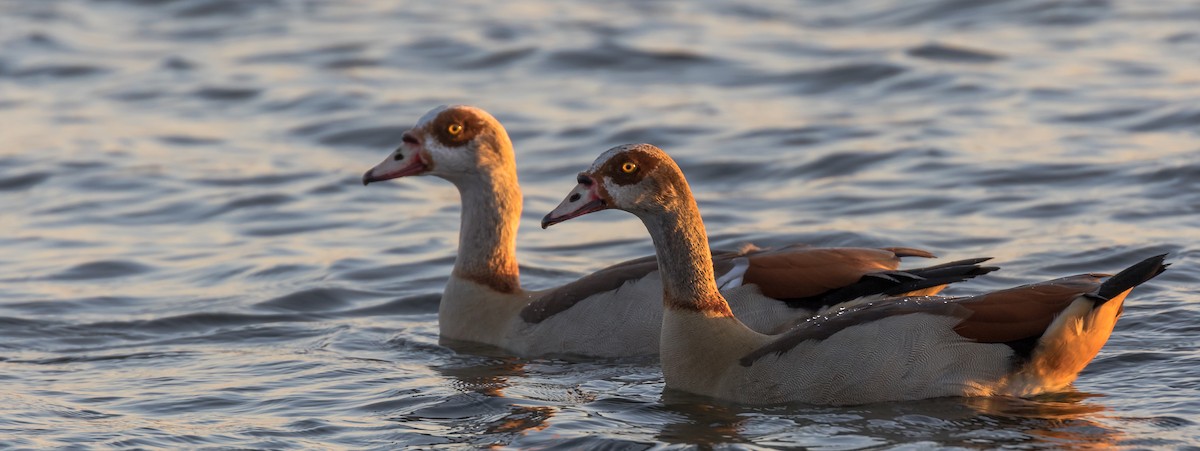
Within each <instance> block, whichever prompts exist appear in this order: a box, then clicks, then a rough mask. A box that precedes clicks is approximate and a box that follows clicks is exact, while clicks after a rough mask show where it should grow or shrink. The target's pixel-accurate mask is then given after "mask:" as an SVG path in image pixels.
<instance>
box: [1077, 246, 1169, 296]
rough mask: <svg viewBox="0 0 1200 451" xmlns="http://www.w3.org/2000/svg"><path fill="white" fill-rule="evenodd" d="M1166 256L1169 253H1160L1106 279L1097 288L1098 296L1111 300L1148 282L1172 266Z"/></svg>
mask: <svg viewBox="0 0 1200 451" xmlns="http://www.w3.org/2000/svg"><path fill="white" fill-rule="evenodd" d="M1166 258H1167V254H1159V255H1155V256H1153V257H1150V258H1147V259H1145V260H1142V261H1140V262H1137V263H1135V264H1133V266H1130V267H1128V268H1125V269H1124V270H1122V271H1121V272H1119V273H1117V274H1116V275H1114V276H1112V277H1109V278H1108V280H1106V281H1104V283H1103V284H1101V285H1100V288H1099V289H1097V290H1096V292H1095V294H1096V296H1099V297H1100V298H1101V299H1104V300H1109V299H1112V298H1114V297H1116V296H1117V295H1119V294H1121V293H1124V292H1126V291H1128V290H1130V289H1132V288H1133V287H1136V286H1138V285H1141V284H1143V283H1146V281H1149V280H1150V279H1153V278H1155V277H1157V276H1158V275H1159V274H1162V273H1163V271H1166V270H1167V267H1168V266H1171V264H1170V263H1166V262H1165V260H1166Z"/></svg>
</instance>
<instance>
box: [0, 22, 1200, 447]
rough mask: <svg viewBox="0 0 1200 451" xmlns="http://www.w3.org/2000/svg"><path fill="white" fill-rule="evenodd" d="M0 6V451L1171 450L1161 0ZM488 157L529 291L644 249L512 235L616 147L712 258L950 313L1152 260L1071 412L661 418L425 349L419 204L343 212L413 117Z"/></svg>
mask: <svg viewBox="0 0 1200 451" xmlns="http://www.w3.org/2000/svg"><path fill="white" fill-rule="evenodd" d="M384 3H391V2H373V1H342V2H324V1H298V0H277V1H266V0H264V1H248V0H239V1H233V0H173V1H172V0H111V1H83V0H63V1H54V2H49V1H24V0H0V199H2V204H0V207H2V208H0V224H2V225H3V230H4V233H3V234H2V236H0V249H3V252H2V253H0V381H2V384H3V389H0V442H2V443H4V444H5V445H8V446H10V447H13V448H40V447H62V446H69V445H75V446H79V447H85V446H86V447H114V448H200V447H213V448H224V447H249V448H321V449H329V448H339V447H344V448H355V449H358V448H384V449H386V448H395V447H399V446H421V447H426V446H429V447H433V446H441V445H448V446H449V447H463V446H468V447H470V446H511V447H539V448H540V447H562V448H574V447H583V446H590V447H614V448H634V449H638V448H654V447H673V446H677V445H700V446H715V447H733V448H738V447H810V448H819V449H857V448H867V447H888V448H899V449H926V448H931V447H935V446H937V447H968V448H978V447H982V448H993V447H1005V448H1020V449H1041V448H1059V447H1084V446H1106V445H1119V446H1123V447H1133V448H1138V447H1147V448H1156V447H1168V448H1176V447H1185V446H1190V445H1192V444H1194V443H1200V425H1198V423H1200V418H1198V415H1197V414H1196V412H1198V411H1200V396H1198V394H1200V383H1198V382H1197V381H1200V353H1198V352H1197V347H1198V345H1200V342H1198V340H1197V333H1196V332H1197V331H1198V330H1200V329H1198V328H1197V326H1196V324H1200V307H1197V306H1196V305H1197V304H1196V303H1195V300H1196V299H1197V298H1198V297H1200V296H1198V295H1200V289H1198V288H1197V286H1198V283H1200V276H1198V275H1197V264H1200V244H1198V243H1200V152H1198V151H1200V139H1198V135H1200V134H1198V133H1197V132H1198V131H1200V107H1198V106H1197V105H1200V59H1198V58H1197V55H1200V32H1197V31H1196V30H1200V8H1198V7H1197V6H1196V5H1195V4H1194V3H1193V2H1186V1H1176V2H1107V1H1092V0H1080V1H1064V2H1048V1H1046V2H1042V1H1024V0H1007V1H986V2H959V1H950V0H936V1H930V0H922V1H881V0H879V1H877V0H856V1H851V2H815V1H811V2H788V1H775V2H755V4H754V5H752V6H751V5H742V6H737V5H732V4H717V3H715V2H711V3H710V2H690V3H683V2H643V1H633V0H630V1H620V2H595V3H587V4H578V3H570V4H568V3H565V2H538V1H532V0H518V1H507V2H466V1H462V2H460V1H442V2H419V3H418V2H411V3H414V4H388V5H385V4H384ZM443 103H470V104H476V105H479V106H482V107H484V108H486V109H488V110H489V111H491V112H492V113H493V114H495V115H496V116H497V117H498V118H499V119H500V120H501V121H502V122H504V123H505V124H506V126H507V127H508V128H509V131H510V133H511V135H512V136H513V139H514V141H515V143H516V146H517V149H518V152H517V153H518V165H519V167H520V170H521V172H520V176H521V182H522V187H523V189H524V190H525V194H526V207H525V214H524V221H523V223H522V225H521V230H520V240H519V257H520V259H521V261H522V263H523V265H524V266H523V267H522V271H523V276H524V277H523V282H524V284H525V285H526V286H527V287H534V288H540V287H548V286H553V285H556V284H559V283H563V282H564V281H567V280H570V279H571V278H573V277H576V276H578V275H581V274H585V273H587V272H589V271H593V270H595V269H598V268H600V267H603V266H606V265H607V264H610V263H613V262H616V261H620V260H623V259H627V258H632V257H639V256H642V255H646V254H648V253H650V252H651V247H650V243H649V240H648V239H647V236H646V235H645V231H644V230H643V229H642V228H641V225H640V224H639V223H637V222H636V220H635V219H633V218H632V216H629V215H627V214H622V213H618V212H606V213H601V214H596V215H593V216H589V217H588V218H585V219H582V220H577V221H572V222H571V223H568V224H564V225H563V226H559V227H555V228H553V229H551V230H549V231H542V230H540V229H539V228H538V221H539V219H540V218H541V216H542V215H543V214H544V213H545V212H547V211H549V210H550V209H551V208H553V207H554V205H556V204H557V202H558V201H559V200H560V199H561V197H562V196H563V195H564V194H565V193H566V191H567V190H569V189H570V188H571V186H573V185H574V174H575V173H576V172H577V171H579V170H581V169H583V168H584V167H585V166H587V165H588V164H590V162H591V161H592V159H593V158H595V156H596V155H598V154H599V153H600V152H601V151H603V150H605V149H607V148H608V147H611V146H613V145H616V144H622V143H627V142H636V141H647V142H652V143H655V144H658V145H660V146H662V147H663V148H665V149H667V150H668V151H669V152H671V153H672V154H673V155H674V156H675V157H676V158H677V159H678V160H679V161H680V163H681V165H682V166H683V169H684V170H685V171H686V172H687V174H688V176H689V178H690V180H691V181H692V184H693V187H694V189H695V191H696V194H697V196H698V198H699V199H700V204H701V208H702V210H703V212H704V216H705V219H706V221H707V223H708V228H709V231H710V233H712V235H713V241H714V244H716V245H718V246H726V247H728V246H736V245H738V244H739V243H743V242H747V241H750V242H755V243H757V244H759V245H763V246H767V245H780V244H786V243H792V242H808V243H813V244H818V245H860V246H882V245H900V246H913V247H924V248H928V249H930V250H933V251H935V252H937V253H939V254H941V255H944V256H946V257H954V258H965V257H971V256H978V255H991V256H994V257H996V260H995V262H996V263H997V264H998V265H1000V266H1002V267H1003V268H1004V269H1003V270H1002V271H1001V272H999V273H996V274H994V275H990V276H988V277H986V278H983V279H980V280H976V281H972V282H971V283H970V284H967V285H963V286H961V287H958V288H956V289H954V290H953V293H957V294H970V293H977V292H981V291H985V290H989V289H996V288H1000V287H1006V286H1011V285H1014V284H1018V283H1025V282H1031V281H1037V280H1042V279H1046V278H1051V277H1058V276H1062V275H1067V274H1073V273H1078V272H1087V271H1116V270H1119V269H1121V268H1123V267H1125V266H1127V265H1129V264H1132V263H1133V262H1135V261H1137V260H1140V259H1141V258H1144V257H1146V256H1150V255H1153V254H1157V253H1161V252H1170V253H1171V257H1170V261H1171V262H1173V263H1174V265H1173V266H1172V268H1171V270H1170V271H1168V272H1167V273H1165V274H1163V275H1162V276H1160V277H1159V278H1157V279H1155V280H1153V281H1152V282H1150V283H1148V284H1147V285H1146V286H1144V287H1141V288H1139V289H1138V290H1137V291H1135V293H1134V295H1133V296H1132V297H1131V298H1130V300H1129V302H1128V303H1127V307H1126V313H1125V317H1124V318H1122V320H1121V322H1120V323H1119V324H1118V327H1117V330H1116V332H1115V333H1114V334H1113V337H1112V339H1111V340H1110V341H1109V343H1108V345H1107V346H1106V347H1105V348H1104V350H1103V351H1102V352H1101V354H1100V356H1099V357H1098V358H1097V359H1096V360H1095V361H1094V362H1093V364H1092V365H1091V366H1090V367H1088V369H1087V370H1086V371H1084V373H1083V375H1082V377H1080V379H1079V381H1078V382H1077V383H1076V384H1075V389H1074V390H1073V391H1071V392H1068V393H1063V394H1056V395H1052V396H1046V397H1043V398H1038V399H1034V400H1007V399H937V400H927V401H921V402H908V403H894V404H882V405H871V406H859V407H851V408H826V407H807V406H773V407H764V408H739V407H736V406H725V405H712V404H711V403H708V402H706V401H704V400H700V399H690V398H687V397H681V396H679V395H670V394H669V395H668V396H666V397H665V398H664V397H663V395H662V393H661V391H662V386H663V382H662V376H661V373H660V372H659V371H658V370H657V368H656V367H655V365H654V362H652V361H613V362H587V361H583V362H566V361H558V360H543V359H529V360H526V359H516V358H509V357H504V356H497V355H495V354H489V353H486V352H478V353H475V352H470V351H471V350H469V349H467V350H463V349H459V350H457V351H455V350H451V349H448V348H446V347H442V346H439V344H438V340H437V324H436V310H437V302H438V298H439V293H440V292H441V288H442V286H443V283H444V281H445V279H446V276H447V274H448V273H449V271H450V267H451V263H452V261H453V255H454V254H453V251H454V246H455V245H456V242H457V235H456V230H455V229H456V227H455V225H456V224H457V223H458V208H459V207H458V197H457V193H456V192H455V191H454V189H453V188H452V187H451V186H450V184H449V183H446V182H444V181H441V180H436V179H429V178H420V179H406V180H400V181H394V182H388V183H382V184H379V185H378V186H376V185H372V186H370V187H367V188H364V187H362V186H361V185H360V183H359V178H360V176H361V174H362V172H363V171H365V170H366V169H367V168H369V167H371V166H372V165H374V164H375V163H377V162H378V161H379V160H380V159H382V158H383V157H384V156H385V155H386V154H387V152H389V151H390V150H391V149H393V148H394V146H395V145H396V144H398V142H399V135H400V133H402V132H403V130H404V129H405V128H406V127H407V126H408V125H410V124H412V123H413V122H414V121H415V120H416V119H417V118H418V117H420V115H421V114H422V113H424V112H425V111H426V110H428V109H430V108H432V107H434V106H436V105H439V104H443Z"/></svg>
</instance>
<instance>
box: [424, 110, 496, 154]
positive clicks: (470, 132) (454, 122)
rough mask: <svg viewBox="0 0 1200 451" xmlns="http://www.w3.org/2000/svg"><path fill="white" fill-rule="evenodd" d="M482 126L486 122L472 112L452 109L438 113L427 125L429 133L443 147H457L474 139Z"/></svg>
mask: <svg viewBox="0 0 1200 451" xmlns="http://www.w3.org/2000/svg"><path fill="white" fill-rule="evenodd" d="M484 124H486V122H484V120H483V118H481V117H479V116H477V115H475V113H474V112H472V111H469V110H464V109H459V108H454V109H449V110H446V111H443V112H441V113H438V115H437V117H436V118H434V120H433V122H432V123H431V124H430V125H429V127H430V130H429V132H430V133H431V134H433V136H434V138H436V139H437V140H438V142H439V143H441V144H442V145H443V146H446V147H458V146H460V145H462V144H464V143H467V142H469V141H471V140H472V139H475V136H477V135H479V132H480V131H482V129H483V127H484Z"/></svg>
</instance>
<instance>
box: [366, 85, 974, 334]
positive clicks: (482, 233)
mask: <svg viewBox="0 0 1200 451" xmlns="http://www.w3.org/2000/svg"><path fill="white" fill-rule="evenodd" d="M401 140H402V143H401V144H400V146H399V148H397V149H396V150H395V151H394V152H392V153H391V154H390V155H389V156H388V157H387V158H386V159H384V161H383V162H382V163H380V164H379V165H377V166H375V167H374V168H372V169H371V170H369V171H367V172H366V174H364V175H363V183H364V184H368V183H372V182H378V181H381V180H388V179H393V178H397V177H406V176H417V175H433V176H436V177H441V178H443V179H446V180H448V181H450V182H451V183H453V184H454V185H455V186H456V187H457V188H458V191H459V195H460V196H461V199H462V205H463V208H462V217H461V221H462V223H461V227H460V229H459V243H458V244H459V245H458V258H457V259H455V261H454V269H453V272H452V273H451V275H450V280H449V281H448V282H447V284H446V288H445V291H444V292H443V296H442V301H441V303H440V305H439V306H438V322H439V324H438V326H439V329H440V334H441V336H442V338H444V339H446V340H448V341H450V342H453V341H466V342H475V343H483V344H487V345H491V346H495V347H499V348H503V349H504V350H506V351H507V352H509V353H513V354H516V355H521V356H539V355H549V354H572V355H579V356H591V357H619V356H633V355H652V354H657V352H658V334H659V327H660V323H661V314H662V313H661V309H659V308H658V304H659V302H660V300H661V299H662V287H661V279H660V278H659V275H658V271H657V263H656V262H655V260H654V258H653V256H651V257H649V258H643V259H638V260H632V261H628V262H624V263H619V264H617V265H614V266H612V267H609V268H606V269H603V270H601V271H599V272H596V273H594V274H591V275H588V276H586V277H583V278H581V279H579V280H577V281H575V282H572V283H569V284H567V285H564V286H561V287H558V288H554V289H550V290H544V291H527V290H524V289H522V288H521V284H520V280H519V278H518V269H517V258H516V234H517V226H518V224H519V222H520V216H521V189H520V187H519V186H518V184H517V170H516V164H515V162H514V157H513V148H512V143H511V141H510V140H509V138H508V134H507V132H506V131H505V130H504V127H503V126H501V125H500V123H499V122H498V121H497V120H496V119H495V118H493V117H492V116H491V115H490V114H488V113H487V112H485V111H483V110H481V109H479V108H474V107H469V106H443V107H438V108H435V109H434V110H432V111H430V112H429V113H427V114H425V116H424V117H422V118H421V119H420V120H419V121H418V122H417V124H416V126H414V127H413V128H412V129H411V130H408V131H406V132H405V133H404V134H403V135H402V138H401ZM714 254H715V255H714V256H715V259H714V264H715V265H716V273H717V274H719V275H720V276H721V280H720V283H721V285H722V286H723V287H725V289H726V290H727V295H728V296H729V297H730V299H731V300H732V303H731V304H732V309H733V311H734V313H736V314H737V315H738V316H739V317H740V318H742V320H743V321H744V322H745V323H746V324H747V325H748V326H749V327H751V328H753V329H755V330H760V331H764V332H770V331H777V330H785V329H786V328H788V327H790V326H791V325H793V324H794V323H795V322H797V321H802V320H803V319H805V318H808V317H810V316H811V315H812V313H813V312H814V311H816V310H818V309H821V308H827V307H828V306H830V305H832V304H837V303H841V302H845V301H851V302H852V300H853V299H855V298H859V297H862V296H868V295H877V296H876V297H878V296H887V295H896V294H902V293H905V292H918V293H932V292H936V291H938V290H940V289H941V287H942V286H944V284H946V283H950V282H956V281H959V280H963V279H966V278H970V277H973V276H975V275H978V274H982V273H986V272H987V271H990V270H991V269H994V268H986V267H984V268H981V267H979V266H978V265H977V263H979V262H981V261H982V260H983V259H975V260H968V261H962V262H953V263H948V264H945V265H939V266H934V267H931V268H924V269H919V270H910V271H896V268H897V266H898V265H899V260H900V258H901V257H908V256H918V257H932V255H930V254H929V253H927V252H925V251H921V250H917V249H907V248H885V249H862V248H837V249H822V248H806V247H800V246H792V247H786V248H782V249H775V250H753V249H751V250H743V251H739V252H720V251H718V252H714ZM710 273H712V271H711V270H710ZM757 290H761V291H762V292H764V293H766V294H767V295H769V296H773V297H775V298H779V299H782V300H784V301H785V302H779V301H777V300H775V299H766V298H762V297H761V296H758V297H752V298H749V299H748V300H747V301H745V302H742V301H740V298H739V296H740V293H744V292H750V291H755V292H757Z"/></svg>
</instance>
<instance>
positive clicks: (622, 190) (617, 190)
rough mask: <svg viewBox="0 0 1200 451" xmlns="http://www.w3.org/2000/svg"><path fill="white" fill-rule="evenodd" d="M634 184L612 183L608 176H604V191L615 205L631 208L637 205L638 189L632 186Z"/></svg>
mask: <svg viewBox="0 0 1200 451" xmlns="http://www.w3.org/2000/svg"><path fill="white" fill-rule="evenodd" d="M634 186H636V185H627V186H621V185H618V184H616V183H613V181H612V179H611V178H609V177H605V178H604V191H605V192H607V193H608V197H610V198H612V200H613V202H614V203H615V204H616V206H617V207H620V208H633V207H636V206H637V201H638V190H636V189H634V188H633V187H634Z"/></svg>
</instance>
